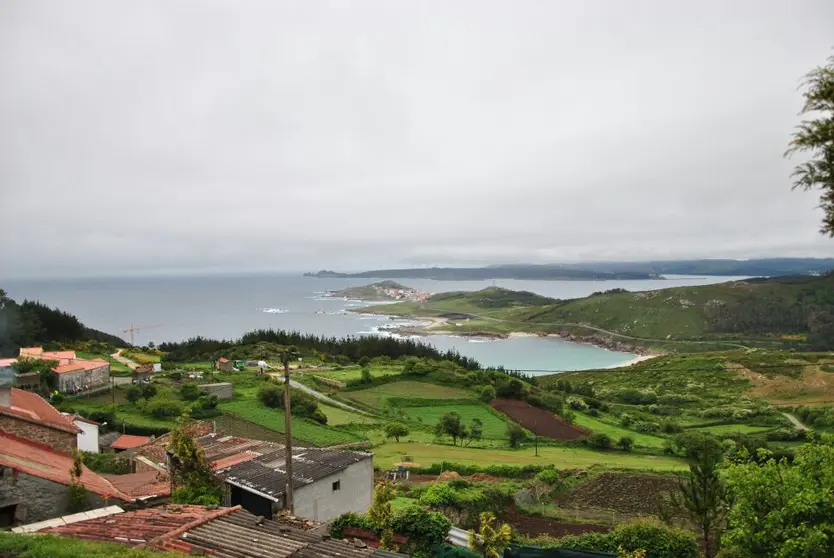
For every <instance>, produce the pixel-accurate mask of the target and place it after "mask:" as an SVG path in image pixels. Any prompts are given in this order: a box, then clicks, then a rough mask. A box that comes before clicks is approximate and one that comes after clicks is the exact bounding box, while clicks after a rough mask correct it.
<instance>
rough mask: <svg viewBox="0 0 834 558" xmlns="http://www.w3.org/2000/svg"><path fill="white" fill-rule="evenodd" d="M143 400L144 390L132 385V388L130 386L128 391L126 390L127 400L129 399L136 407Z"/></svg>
mask: <svg viewBox="0 0 834 558" xmlns="http://www.w3.org/2000/svg"><path fill="white" fill-rule="evenodd" d="M141 398H142V390H141V389H140V388H139V386H135V385H131V386H128V387H127V389H126V390H125V399H127V400H128V401H129V402H131V403H133V404H134V405H135V404H136V402H137V401H139V399H141Z"/></svg>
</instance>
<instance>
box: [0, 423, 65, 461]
mask: <svg viewBox="0 0 834 558" xmlns="http://www.w3.org/2000/svg"><path fill="white" fill-rule="evenodd" d="M67 426H69V424H67ZM0 430H2V431H4V432H8V433H10V434H14V435H15V436H17V437H18V438H25V439H27V440H31V441H33V442H38V443H39V444H46V445H48V446H52V447H53V448H54V449H56V450H58V451H63V452H66V453H69V452H71V451H72V450H73V449H75V448H76V447H78V435H77V434H75V433H74V432H65V431H63V430H58V429H57V428H50V427H48V426H43V425H40V424H36V423H34V422H29V421H28V420H23V419H19V418H15V417H10V416H8V415H0Z"/></svg>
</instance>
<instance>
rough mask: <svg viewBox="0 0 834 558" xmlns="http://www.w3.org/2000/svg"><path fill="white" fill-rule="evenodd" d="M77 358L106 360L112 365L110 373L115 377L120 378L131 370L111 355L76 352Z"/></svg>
mask: <svg viewBox="0 0 834 558" xmlns="http://www.w3.org/2000/svg"><path fill="white" fill-rule="evenodd" d="M75 356H77V357H78V358H83V359H87V360H93V359H97V358H99V359H101V360H106V361H107V362H109V363H110V373H111V374H112V375H114V376H119V375H123V374H129V373H130V368H128V367H127V366H125V365H124V364H122V363H121V362H119V361H118V360H116V359H114V358H113V357H111V356H110V355H103V354H98V353H85V352H83V351H75Z"/></svg>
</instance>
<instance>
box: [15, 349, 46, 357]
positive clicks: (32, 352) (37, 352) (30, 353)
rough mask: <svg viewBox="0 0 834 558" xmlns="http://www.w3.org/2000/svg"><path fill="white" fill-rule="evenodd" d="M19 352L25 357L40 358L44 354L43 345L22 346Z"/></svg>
mask: <svg viewBox="0 0 834 558" xmlns="http://www.w3.org/2000/svg"><path fill="white" fill-rule="evenodd" d="M18 354H19V355H20V356H21V357H24V358H38V357H40V356H41V355H42V354H43V347H21V348H20V353H18Z"/></svg>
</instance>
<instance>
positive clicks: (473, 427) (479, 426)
mask: <svg viewBox="0 0 834 558" xmlns="http://www.w3.org/2000/svg"><path fill="white" fill-rule="evenodd" d="M483 435H484V423H483V421H482V420H481V419H479V418H478V417H475V418H473V419H472V422H470V423H469V442H468V443H470V444H471V443H472V442H473V441H477V440H480V439H481V437H482V436H483Z"/></svg>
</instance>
